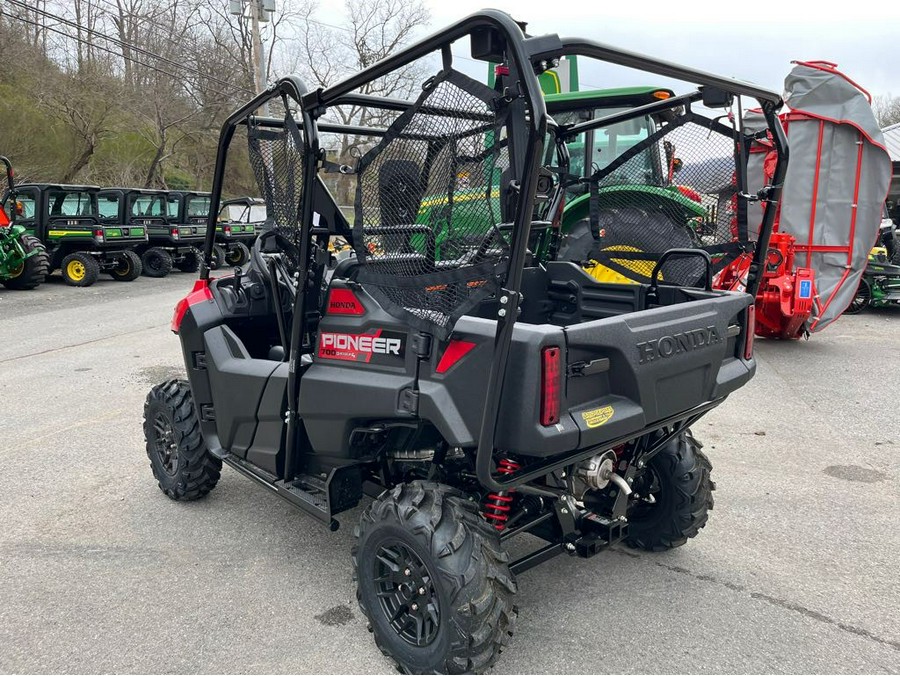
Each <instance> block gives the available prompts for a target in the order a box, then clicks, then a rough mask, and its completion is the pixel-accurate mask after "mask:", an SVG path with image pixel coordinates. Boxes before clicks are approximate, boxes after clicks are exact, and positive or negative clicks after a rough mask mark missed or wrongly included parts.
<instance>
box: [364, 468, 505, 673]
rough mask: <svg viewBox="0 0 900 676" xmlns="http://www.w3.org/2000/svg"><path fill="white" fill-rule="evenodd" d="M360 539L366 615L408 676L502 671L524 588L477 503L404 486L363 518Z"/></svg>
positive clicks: (423, 486)
mask: <svg viewBox="0 0 900 676" xmlns="http://www.w3.org/2000/svg"><path fill="white" fill-rule="evenodd" d="M356 538H357V540H356V544H355V545H354V547H353V551H352V557H353V576H354V579H355V580H356V581H357V584H358V586H357V592H356V597H357V600H358V601H359V606H360V610H361V611H362V613H363V615H365V616H366V618H367V619H368V620H369V623H370V627H371V630H372V633H373V634H374V637H375V643H376V644H377V645H378V647H379V648H380V649H381V651H382V652H383V653H384V654H385V655H387V656H388V657H391V658H393V659H394V660H396V662H397V664H398V666H399V668H400V670H401V671H402V672H404V673H442V674H459V673H471V672H474V673H480V672H482V671H484V670H486V669H488V668H489V667H491V666H492V665H493V664H494V662H496V661H497V658H498V657H499V655H500V652H501V651H502V650H503V648H504V647H505V646H506V645H507V643H508V642H509V639H510V637H511V636H512V633H513V628H514V625H515V620H516V616H517V610H516V607H515V606H514V605H513V595H514V594H515V592H516V583H515V579H514V578H513V575H512V573H511V572H510V571H509V568H508V566H507V560H508V558H507V555H506V553H505V552H504V551H503V549H502V547H501V545H500V539H499V537H498V535H497V532H496V531H495V530H494V529H493V528H491V527H490V526H489V525H488V524H487V523H485V521H484V519H482V518H481V516H480V515H479V514H478V511H477V508H476V505H475V503H473V502H471V501H469V500H467V499H466V498H465V496H464V495H463V494H462V493H461V492H459V491H457V490H456V489H454V488H451V487H449V486H445V485H442V484H437V483H433V482H424V481H415V482H412V483H409V484H401V485H399V486H397V487H396V488H394V489H393V490H391V491H385V492H384V493H382V494H381V496H380V497H379V498H378V499H377V500H375V501H374V502H373V503H372V504H371V505H370V506H369V507H368V508H367V509H366V510H365V511H364V512H363V514H362V516H361V517H360V523H359V526H357V528H356Z"/></svg>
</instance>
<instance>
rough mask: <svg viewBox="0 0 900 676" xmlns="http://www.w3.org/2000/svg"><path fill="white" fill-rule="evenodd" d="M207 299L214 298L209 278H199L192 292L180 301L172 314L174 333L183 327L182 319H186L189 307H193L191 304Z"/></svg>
mask: <svg viewBox="0 0 900 676" xmlns="http://www.w3.org/2000/svg"><path fill="white" fill-rule="evenodd" d="M207 300H212V292H211V291H210V290H209V280H208V279H198V280H197V281H196V282H194V288H193V289H191V292H190V293H189V294H188V295H186V296H185V297H184V298H182V299H181V300H180V301H178V304H177V305H176V306H175V314H174V315H173V316H172V326H171V328H172V333H178V330H179V329H180V328H181V321H182V320H183V319H184V315H185V314H187V311H188V308H189V307H191V305H196V304H197V303H202V302H203V301H207Z"/></svg>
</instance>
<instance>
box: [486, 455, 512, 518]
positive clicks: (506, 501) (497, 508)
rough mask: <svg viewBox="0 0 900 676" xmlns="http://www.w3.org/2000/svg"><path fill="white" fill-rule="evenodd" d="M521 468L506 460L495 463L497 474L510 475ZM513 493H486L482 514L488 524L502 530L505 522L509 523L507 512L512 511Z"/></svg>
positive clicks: (502, 459)
mask: <svg viewBox="0 0 900 676" xmlns="http://www.w3.org/2000/svg"><path fill="white" fill-rule="evenodd" d="M521 467H522V466H521V465H520V464H519V463H517V462H515V461H513V460H510V459H508V458H501V459H500V460H499V461H497V473H498V474H503V475H506V474H512V473H513V472H517V471H518V470H519V469H520V468H521ZM514 492H515V491H512V490H510V491H500V492H499V493H488V496H487V497H486V498H485V499H484V511H483V512H482V514H483V515H484V518H485V519H487V520H488V522H489V523H493V525H494V528H496V529H497V530H503V529H504V528H506V522H507V521H509V510H510V509H512V504H511V503H512V501H513V497H512V495H511V493H514Z"/></svg>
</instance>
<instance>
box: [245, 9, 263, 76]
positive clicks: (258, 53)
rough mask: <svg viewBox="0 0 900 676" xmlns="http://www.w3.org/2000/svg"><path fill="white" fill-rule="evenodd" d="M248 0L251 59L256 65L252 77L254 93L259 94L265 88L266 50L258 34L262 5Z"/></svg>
mask: <svg viewBox="0 0 900 676" xmlns="http://www.w3.org/2000/svg"><path fill="white" fill-rule="evenodd" d="M249 2H250V32H251V36H252V43H251V44H252V49H253V60H254V63H255V65H256V73H255V77H254V78H253V79H254V80H255V81H256V93H257V94H261V93H262V92H263V90H264V89H265V88H266V51H265V47H263V43H262V38H260V36H259V15H260V12H261V11H262V6H261V5H260V1H259V0H249Z"/></svg>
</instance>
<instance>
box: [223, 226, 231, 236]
mask: <svg viewBox="0 0 900 676" xmlns="http://www.w3.org/2000/svg"><path fill="white" fill-rule="evenodd" d="M222 230H223V231H224V232H225V234H226V235H230V234H231V226H230V225H226V226H224V227H223V228H222Z"/></svg>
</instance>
